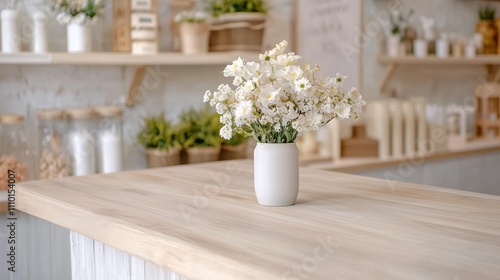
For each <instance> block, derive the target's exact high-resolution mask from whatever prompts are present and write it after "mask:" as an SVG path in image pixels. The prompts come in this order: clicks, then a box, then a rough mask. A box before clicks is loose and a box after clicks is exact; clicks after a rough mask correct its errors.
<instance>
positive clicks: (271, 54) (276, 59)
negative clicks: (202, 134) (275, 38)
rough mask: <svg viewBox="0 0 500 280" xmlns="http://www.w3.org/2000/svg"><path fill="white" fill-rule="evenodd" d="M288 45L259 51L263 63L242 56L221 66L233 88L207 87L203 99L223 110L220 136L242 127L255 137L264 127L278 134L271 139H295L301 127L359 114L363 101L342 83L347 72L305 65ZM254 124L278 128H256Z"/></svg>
mask: <svg viewBox="0 0 500 280" xmlns="http://www.w3.org/2000/svg"><path fill="white" fill-rule="evenodd" d="M286 46H287V43H286V42H285V41H284V42H281V43H280V44H277V45H276V47H275V48H273V49H272V50H269V51H266V52H264V53H263V54H261V55H260V56H259V59H260V60H261V63H258V62H253V61H249V62H245V61H244V60H243V59H241V58H238V59H237V60H235V61H233V63H232V64H230V65H228V66H226V68H225V69H224V72H223V74H224V76H226V77H234V78H233V82H232V84H233V86H234V89H233V88H231V87H230V86H229V85H226V84H223V85H220V86H219V87H218V89H217V91H215V92H213V93H211V92H210V91H207V92H206V93H205V95H204V97H203V101H204V102H207V103H210V105H211V106H212V107H215V108H216V110H217V112H218V113H219V114H220V115H221V117H220V121H221V123H222V124H223V125H224V127H223V128H222V129H221V136H222V137H224V138H226V139H228V138H230V137H231V135H232V131H233V130H234V129H236V128H238V129H243V130H244V131H246V132H253V134H254V136H256V137H257V138H258V137H261V136H262V135H260V133H265V134H266V135H268V136H269V135H276V134H277V135H279V136H276V137H277V138H276V139H269V138H268V137H267V138H266V139H265V141H269V142H270V143H272V142H273V141H278V139H285V140H286V141H294V140H295V138H294V137H295V135H296V134H297V133H303V132H307V131H313V130H316V129H318V128H319V127H320V126H322V125H324V124H326V123H328V122H329V121H330V120H332V119H333V118H339V119H345V118H351V117H358V116H359V114H360V113H361V111H362V107H363V106H364V105H365V101H364V100H363V98H362V96H361V94H360V93H359V92H358V90H357V89H355V88H351V89H350V90H349V91H347V90H346V89H345V88H344V81H345V79H346V77H345V76H343V75H341V74H337V75H336V76H335V77H334V78H331V77H325V76H323V75H322V73H321V71H320V67H319V66H318V65H315V66H313V67H311V66H310V65H304V66H301V65H300V64H299V63H298V61H299V59H300V56H298V55H295V54H294V53H286V54H285V53H284V50H285V49H286ZM256 127H260V129H264V130H266V129H269V130H272V131H273V132H274V133H271V134H267V131H261V130H255V131H253V129H256ZM285 131H286V133H285ZM289 131H294V132H295V133H292V134H290V133H288V132H289ZM272 137H274V136H272ZM290 137H292V138H290ZM258 140H259V139H258ZM261 140H262V139H261ZM259 141H260V140H259ZM279 141H281V140H279Z"/></svg>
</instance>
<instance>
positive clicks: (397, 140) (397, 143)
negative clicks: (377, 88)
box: [388, 99, 403, 158]
mask: <svg viewBox="0 0 500 280" xmlns="http://www.w3.org/2000/svg"><path fill="white" fill-rule="evenodd" d="M388 106H389V115H390V122H391V126H390V134H391V155H392V156H393V157H395V158H400V157H402V156H403V112H402V111H401V102H400V101H399V100H397V99H394V100H390V101H389V104H388Z"/></svg>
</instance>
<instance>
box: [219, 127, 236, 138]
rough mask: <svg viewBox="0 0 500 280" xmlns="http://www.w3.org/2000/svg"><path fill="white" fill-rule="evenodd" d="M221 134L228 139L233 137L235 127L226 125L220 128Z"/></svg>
mask: <svg viewBox="0 0 500 280" xmlns="http://www.w3.org/2000/svg"><path fill="white" fill-rule="evenodd" d="M220 136H221V137H222V138H224V139H226V140H229V139H231V137H232V136H233V129H232V128H231V126H230V125H225V126H223V127H222V128H221V129H220Z"/></svg>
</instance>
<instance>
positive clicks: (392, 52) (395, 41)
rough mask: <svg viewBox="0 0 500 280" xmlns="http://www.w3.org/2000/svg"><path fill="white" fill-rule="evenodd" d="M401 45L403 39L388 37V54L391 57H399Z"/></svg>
mask: <svg viewBox="0 0 500 280" xmlns="http://www.w3.org/2000/svg"><path fill="white" fill-rule="evenodd" d="M400 45H401V37H399V36H398V35H392V34H391V35H388V36H387V41H386V48H387V49H386V54H387V56H390V57H397V56H399V50H400Z"/></svg>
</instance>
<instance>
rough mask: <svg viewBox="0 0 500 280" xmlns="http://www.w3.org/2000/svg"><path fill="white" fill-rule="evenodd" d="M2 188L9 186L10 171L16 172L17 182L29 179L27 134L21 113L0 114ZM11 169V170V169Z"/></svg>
mask: <svg viewBox="0 0 500 280" xmlns="http://www.w3.org/2000/svg"><path fill="white" fill-rule="evenodd" d="M0 125H1V127H2V128H1V137H0V143H1V145H0V174H2V175H1V176H0V190H2V189H3V190H5V189H7V187H8V181H7V180H8V176H4V175H6V174H8V173H9V172H11V171H12V172H15V173H14V174H15V176H16V182H21V181H25V180H27V179H28V166H27V162H26V159H27V157H26V153H27V146H26V143H27V141H26V134H25V131H24V117H23V116H21V115H15V114H8V115H0ZM9 170H10V171H9Z"/></svg>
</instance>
